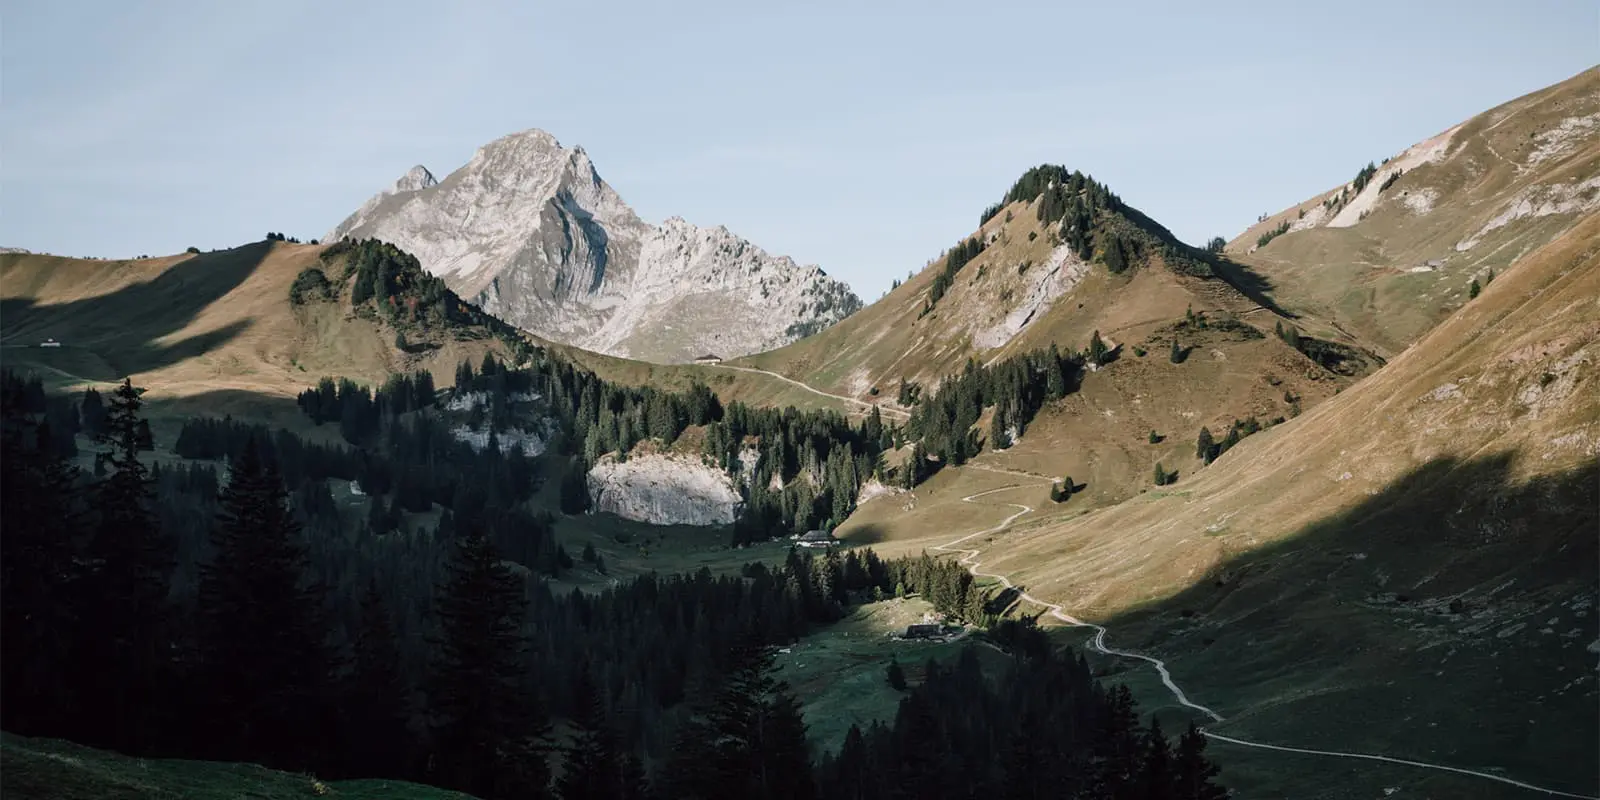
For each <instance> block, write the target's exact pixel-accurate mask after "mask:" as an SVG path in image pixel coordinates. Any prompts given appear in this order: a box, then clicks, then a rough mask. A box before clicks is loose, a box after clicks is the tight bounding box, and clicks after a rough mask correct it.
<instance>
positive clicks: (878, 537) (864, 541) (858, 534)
mask: <svg viewBox="0 0 1600 800" xmlns="http://www.w3.org/2000/svg"><path fill="white" fill-rule="evenodd" d="M888 536H889V529H888V528H886V527H884V526H882V525H879V524H878V523H876V522H869V523H867V524H865V525H862V526H860V527H856V528H852V529H850V533H849V534H848V535H847V536H845V537H844V539H843V542H844V544H845V545H846V546H848V547H871V546H872V545H875V544H878V543H880V542H882V541H883V540H884V539H887V538H888Z"/></svg>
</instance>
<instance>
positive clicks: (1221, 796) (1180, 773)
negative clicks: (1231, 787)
mask: <svg viewBox="0 0 1600 800" xmlns="http://www.w3.org/2000/svg"><path fill="white" fill-rule="evenodd" d="M1205 752H1206V737H1205V734H1203V733H1201V732H1200V730H1199V729H1198V728H1196V727H1195V726H1194V723H1192V722H1191V723H1189V729H1188V730H1187V731H1184V733H1183V735H1182V736H1180V737H1178V753H1177V756H1176V758H1175V762H1176V763H1175V764H1174V772H1175V776H1174V781H1173V782H1174V784H1175V785H1174V787H1173V788H1174V790H1175V791H1174V797H1176V798H1177V800H1227V798H1228V796H1229V795H1228V790H1227V789H1224V788H1223V787H1221V786H1218V785H1217V784H1215V783H1213V782H1212V778H1215V777H1216V776H1217V767H1216V765H1215V764H1212V763H1211V762H1210V761H1208V760H1206V756H1205Z"/></svg>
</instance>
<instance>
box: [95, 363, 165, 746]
mask: <svg viewBox="0 0 1600 800" xmlns="http://www.w3.org/2000/svg"><path fill="white" fill-rule="evenodd" d="M143 392H144V390H143V389H140V388H137V387H135V386H134V385H133V382H132V381H131V380H128V379H124V380H123V382H122V385H121V386H119V387H117V389H116V391H115V392H113V393H112V394H111V400H110V403H109V407H108V408H107V410H106V418H105V426H104V429H103V430H102V432H101V435H100V436H99V437H98V438H97V440H96V441H97V442H98V443H99V444H101V445H102V446H104V447H105V450H103V451H102V452H101V454H100V456H99V458H100V460H101V463H103V464H104V465H106V467H107V469H108V474H107V475H106V478H105V480H103V481H101V482H100V483H99V484H98V485H96V486H95V490H94V493H93V503H94V508H95V511H96V516H97V519H96V522H95V526H94V532H93V535H92V536H91V537H90V539H89V544H88V549H87V553H86V556H87V559H86V560H87V564H88V570H87V574H86V575H85V576H84V581H83V588H82V591H81V592H79V593H78V594H77V599H78V601H79V602H80V604H81V605H80V611H79V614H80V616H79V622H80V624H82V625H83V626H84V630H85V631H92V632H94V633H93V635H88V636H84V637H81V639H80V643H81V644H82V645H83V647H82V649H81V651H80V652H79V653H78V654H77V655H76V656H75V658H74V661H73V667H74V668H75V669H78V670H80V671H81V672H79V673H78V675H79V678H80V680H77V681H76V682H77V683H78V685H79V687H80V698H79V699H80V706H79V710H80V711H81V712H82V713H83V714H84V715H85V719H84V720H83V722H84V726H83V729H84V731H85V734H84V739H85V742H86V743H89V744H100V745H106V746H110V747H113V748H117V749H121V750H124V751H128V752H143V751H146V749H147V748H150V747H152V746H160V742H161V738H162V736H163V735H164V734H163V733H162V731H163V730H165V729H166V726H167V722H166V719H165V717H166V712H167V711H168V710H169V708H170V707H169V706H167V705H166V703H165V702H164V696H165V694H166V693H167V692H168V691H171V690H172V689H173V688H175V685H174V683H173V682H172V676H173V666H174V665H173V658H172V643H173V641H174V637H175V633H176V631H174V629H173V625H172V609H171V607H170V605H169V603H168V600H167V596H168V592H169V587H170V582H171V570H172V567H173V564H174V562H175V555H174V554H175V549H176V545H175V543H174V542H173V540H172V539H171V537H170V536H168V535H167V533H166V532H165V531H163V530H162V529H161V524H160V520H159V519H158V518H157V516H156V512H155V497H154V485H153V482H152V481H151V479H150V472H149V470H148V469H147V468H146V467H145V465H144V464H143V463H142V462H140V461H139V451H140V450H141V449H143V448H142V445H143V444H144V441H143V440H144V436H143V435H141V430H142V429H143V427H144V426H143V425H141V423H143V422H144V420H143V419H142V418H141V417H140V409H141V408H142V406H143V401H142V400H141V399H140V395H141V394H143Z"/></svg>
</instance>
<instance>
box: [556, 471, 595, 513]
mask: <svg viewBox="0 0 1600 800" xmlns="http://www.w3.org/2000/svg"><path fill="white" fill-rule="evenodd" d="M560 499H561V513H563V514H574V515H575V514H582V513H583V512H585V511H588V510H589V476H588V467H587V466H586V465H585V463H584V462H583V461H582V460H581V459H577V458H574V459H570V460H569V461H568V463H567V469H566V471H565V472H563V473H562V474H561V498H560Z"/></svg>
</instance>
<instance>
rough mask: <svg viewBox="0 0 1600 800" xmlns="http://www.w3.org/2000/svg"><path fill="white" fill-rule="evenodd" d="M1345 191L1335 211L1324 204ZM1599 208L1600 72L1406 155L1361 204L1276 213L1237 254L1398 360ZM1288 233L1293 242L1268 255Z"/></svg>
mask: <svg viewBox="0 0 1600 800" xmlns="http://www.w3.org/2000/svg"><path fill="white" fill-rule="evenodd" d="M1374 155H1375V156H1376V155H1377V154H1374ZM1374 160H1377V159H1376V158H1375V159H1374ZM1363 166H1364V164H1351V165H1350V175H1351V177H1352V178H1353V177H1354V176H1355V175H1356V173H1357V171H1358V170H1359V169H1360V168H1361V167H1363ZM1398 169H1403V174H1400V175H1399V176H1398V177H1397V178H1395V179H1394V181H1393V183H1392V184H1390V185H1389V186H1387V188H1385V187H1384V184H1385V183H1386V182H1387V180H1388V179H1389V177H1390V176H1391V175H1392V174H1393V173H1394V172H1396V170H1398ZM1341 193H1345V196H1346V197H1347V198H1348V202H1347V204H1346V205H1345V206H1344V207H1343V208H1342V210H1339V211H1338V212H1337V213H1335V209H1331V208H1328V207H1327V206H1326V205H1325V204H1326V203H1329V202H1335V201H1336V200H1337V198H1338V197H1339V196H1340V195H1341ZM1597 209H1600V67H1597V68H1591V69H1588V70H1585V71H1584V72H1582V73H1579V74H1578V75H1576V76H1573V77H1572V78H1569V79H1568V80H1566V81H1563V82H1561V83H1559V84H1556V85H1554V86H1551V87H1548V88H1546V89H1542V90H1540V91H1537V92H1534V93H1532V94H1529V95H1526V96H1524V97H1520V98H1518V99H1516V100H1512V101H1510V102H1508V103H1505V104H1503V105H1501V106H1498V107H1496V108H1493V109H1490V110H1489V111H1486V112H1484V113H1482V114H1479V115H1478V116H1476V117H1473V118H1472V119H1470V120H1467V121H1465V122H1463V123H1461V124H1459V125H1457V126H1455V127H1453V128H1450V129H1449V130H1447V131H1444V132H1442V133H1440V134H1438V135H1436V136H1434V137H1432V138H1430V139H1428V140H1425V141H1423V142H1421V143H1419V144H1417V145H1415V146H1413V147H1411V148H1408V149H1407V150H1406V151H1404V152H1402V153H1399V154H1396V155H1395V156H1394V157H1393V158H1392V159H1391V160H1390V161H1389V162H1388V163H1386V164H1382V165H1379V166H1378V169H1377V173H1376V174H1375V175H1374V176H1373V178H1372V181H1371V183H1370V184H1368V186H1367V187H1366V188H1365V190H1364V191H1362V192H1360V193H1359V194H1358V193H1356V192H1355V191H1354V187H1353V185H1351V184H1344V185H1341V186H1339V187H1335V188H1334V189H1332V190H1330V191H1328V192H1325V193H1323V194H1321V195H1318V196H1316V197H1313V198H1311V199H1309V200H1306V201H1305V202H1302V203H1298V204H1296V205H1293V206H1290V207H1289V208H1286V209H1284V210H1282V211H1280V212H1278V213H1276V214H1273V215H1271V216H1270V217H1268V218H1267V219H1266V220H1264V221H1262V222H1258V223H1257V224H1255V225H1252V226H1250V227H1249V228H1247V229H1246V230H1245V231H1244V232H1243V233H1241V234H1240V235H1239V236H1238V237H1237V238H1235V239H1234V240H1233V241H1232V242H1230V243H1229V245H1228V252H1229V253H1231V254H1233V255H1234V256H1235V257H1237V258H1239V259H1240V260H1242V261H1244V262H1246V263H1248V264H1250V265H1251V266H1252V267H1253V268H1255V269H1256V270H1257V271H1258V272H1260V273H1262V274H1263V275H1265V276H1266V277H1267V278H1268V279H1269V280H1270V281H1271V282H1272V284H1273V287H1274V294H1275V297H1276V298H1277V299H1278V300H1279V301H1280V303H1282V304H1283V305H1285V306H1287V307H1289V308H1290V309H1291V310H1294V311H1299V312H1305V313H1308V314H1311V315H1313V316H1316V317H1321V318H1326V319H1330V320H1333V321H1334V322H1336V323H1337V324H1338V325H1339V326H1340V329H1341V330H1344V331H1347V332H1349V333H1351V334H1352V335H1354V336H1355V337H1356V338H1358V339H1360V340H1361V341H1363V342H1364V343H1367V344H1368V345H1369V346H1371V347H1373V348H1374V349H1376V350H1377V351H1378V352H1379V353H1380V354H1381V355H1384V356H1390V355H1392V354H1394V353H1398V352H1399V351H1401V350H1403V349H1405V348H1406V347H1407V346H1408V345H1410V344H1411V343H1413V342H1415V341H1417V340H1418V339H1419V338H1420V337H1421V336H1422V335H1423V334H1424V333H1426V332H1427V331H1428V330H1429V329H1430V328H1432V327H1433V325H1435V324H1437V323H1438V322H1439V321H1440V320H1441V319H1443V318H1444V317H1445V316H1447V315H1448V314H1449V313H1450V312H1451V311H1453V310H1454V309H1456V308H1459V307H1460V306H1461V305H1462V304H1463V303H1465V302H1466V300H1467V288H1468V284H1469V283H1470V282H1471V281H1472V280H1473V279H1474V278H1476V279H1478V280H1479V281H1480V282H1482V281H1483V280H1484V278H1485V277H1487V275H1488V273H1489V272H1490V271H1491V270H1493V271H1494V272H1496V273H1504V272H1505V271H1506V269H1508V268H1509V267H1510V266H1511V265H1512V264H1513V263H1515V262H1516V260H1517V259H1519V258H1522V257H1525V256H1527V255H1528V254H1529V253H1531V252H1533V251H1534V250H1536V249H1538V248H1539V247H1540V246H1541V245H1543V244H1545V243H1547V242H1549V241H1551V240H1553V239H1555V238H1556V237H1557V236H1559V235H1561V234H1562V233H1563V232H1564V231H1566V230H1568V229H1570V228H1571V227H1572V226H1574V225H1575V224H1577V222H1578V221H1579V220H1580V219H1581V218H1583V217H1584V216H1586V215H1589V214H1593V213H1594V212H1595V211H1596V210H1597ZM1284 223H1287V224H1289V226H1290V230H1289V232H1288V233H1285V234H1283V235H1281V236H1278V237H1276V238H1274V239H1272V240H1271V241H1270V242H1268V243H1267V244H1266V245H1265V246H1264V247H1261V248H1259V249H1257V247H1256V245H1257V240H1258V238H1259V237H1260V236H1261V235H1262V234H1263V233H1266V232H1269V231H1271V230H1273V229H1275V228H1277V227H1278V226H1280V225H1282V224H1284Z"/></svg>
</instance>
